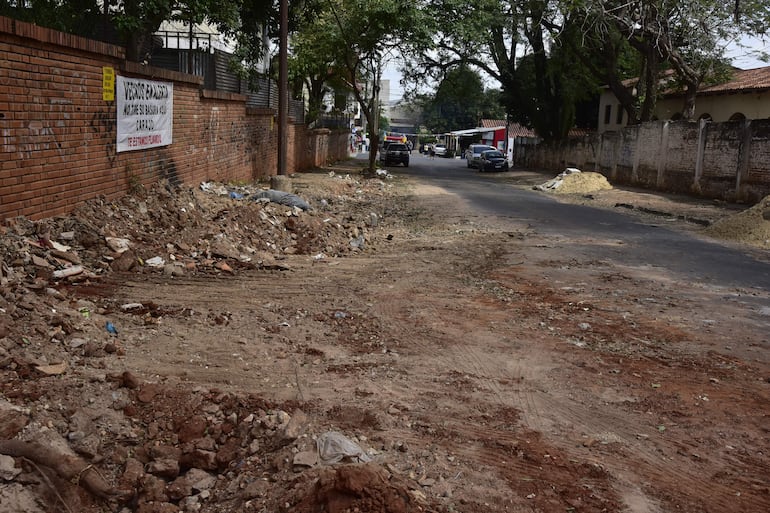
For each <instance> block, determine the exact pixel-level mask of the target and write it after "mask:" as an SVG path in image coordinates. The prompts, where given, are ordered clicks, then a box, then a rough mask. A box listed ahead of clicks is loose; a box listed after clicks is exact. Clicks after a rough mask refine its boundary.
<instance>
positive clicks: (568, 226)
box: [358, 151, 770, 307]
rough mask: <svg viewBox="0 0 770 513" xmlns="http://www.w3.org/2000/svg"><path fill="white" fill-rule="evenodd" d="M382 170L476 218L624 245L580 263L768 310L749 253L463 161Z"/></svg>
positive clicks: (766, 266)
mask: <svg viewBox="0 0 770 513" xmlns="http://www.w3.org/2000/svg"><path fill="white" fill-rule="evenodd" d="M358 158H361V159H366V158H368V155H367V154H361V155H359V157H358ZM387 169H388V170H389V171H390V172H392V173H393V174H404V175H409V176H414V177H419V178H421V179H423V180H425V182H426V183H429V184H431V185H435V186H439V187H442V188H444V189H446V190H447V191H450V192H452V193H454V194H457V195H458V196H460V197H462V198H463V199H464V200H466V201H468V202H469V203H470V204H471V205H473V206H474V208H476V209H478V212H479V214H482V215H483V214H486V215H488V214H492V215H495V216H499V217H501V218H510V219H512V220H513V219H515V220H517V221H518V222H525V223H527V224H529V225H531V226H533V227H536V228H537V230H538V231H539V232H540V233H543V234H560V235H563V236H565V237H569V238H570V239H581V238H584V239H588V240H590V239H600V238H606V239H614V240H622V241H623V242H624V244H622V245H616V244H613V245H586V246H584V247H581V248H579V251H580V252H581V253H582V254H583V255H585V256H589V257H593V258H596V259H607V260H612V261H617V262H622V263H623V264H627V265H648V266H653V267H658V268H662V269H666V270H668V271H669V272H671V273H673V274H674V275H677V276H678V277H679V278H681V279H683V280H686V281H688V282H700V283H703V284H708V285H712V286H717V287H726V288H731V287H750V288H756V289H759V290H758V291H757V292H759V293H760V296H764V298H761V299H760V298H757V299H758V300H759V301H761V302H763V303H764V302H767V303H768V305H767V306H768V307H770V299H769V297H770V296H768V295H767V294H770V258H767V259H765V260H766V261H761V260H758V259H757V258H754V257H753V256H752V255H751V254H749V253H750V252H748V251H747V252H742V251H740V249H736V248H731V247H728V246H726V245H723V244H720V243H719V242H717V241H714V242H711V241H708V240H703V239H698V238H695V237H693V236H692V235H689V234H687V233H680V232H676V231H672V230H669V229H666V228H662V227H660V226H655V225H650V224H644V223H643V222H641V221H640V220H639V219H638V218H635V217H633V216H631V215H628V214H624V213H622V212H614V211H610V210H606V209H599V208H593V207H589V206H583V205H572V204H567V203H559V202H557V201H555V200H554V199H553V198H551V197H549V196H548V194H547V193H543V192H539V191H535V190H532V189H522V188H521V187H515V186H513V185H512V184H507V183H502V182H500V181H498V180H490V177H489V176H486V175H480V174H479V173H478V172H477V171H476V170H475V169H468V168H467V166H466V162H465V160H462V159H445V158H438V157H437V158H435V159H430V158H428V157H425V156H423V155H420V154H419V153H417V152H416V151H415V152H413V153H412V156H411V160H410V166H409V167H408V168H404V167H401V166H398V167H388V168H387ZM754 255H756V251H754Z"/></svg>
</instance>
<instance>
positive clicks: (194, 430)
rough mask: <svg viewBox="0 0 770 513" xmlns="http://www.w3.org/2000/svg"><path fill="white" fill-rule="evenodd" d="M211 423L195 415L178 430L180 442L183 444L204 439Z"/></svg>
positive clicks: (186, 420)
mask: <svg viewBox="0 0 770 513" xmlns="http://www.w3.org/2000/svg"><path fill="white" fill-rule="evenodd" d="M208 426H209V423H208V422H207V421H206V419H205V418H203V417H202V416H200V415H193V416H192V417H190V418H189V419H185V422H184V423H182V425H181V426H179V427H178V428H177V435H178V436H179V441H180V442H182V443H187V442H191V441H193V440H195V439H197V438H202V437H203V434H204V433H205V432H206V429H207V428H208Z"/></svg>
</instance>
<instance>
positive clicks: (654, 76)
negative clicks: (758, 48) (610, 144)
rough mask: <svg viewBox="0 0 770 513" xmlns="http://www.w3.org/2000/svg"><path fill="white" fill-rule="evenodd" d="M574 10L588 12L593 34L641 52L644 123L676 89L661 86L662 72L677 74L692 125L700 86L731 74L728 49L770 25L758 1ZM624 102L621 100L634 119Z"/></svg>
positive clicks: (596, 2) (652, 2)
mask: <svg viewBox="0 0 770 513" xmlns="http://www.w3.org/2000/svg"><path fill="white" fill-rule="evenodd" d="M574 5H577V6H578V8H579V9H583V10H584V11H583V12H585V13H586V19H587V20H589V21H590V25H591V26H592V27H593V29H594V30H598V31H599V33H601V34H611V33H613V32H618V33H620V34H621V35H622V36H623V37H624V38H625V40H626V41H628V44H629V45H631V47H633V48H634V49H635V50H636V51H637V52H638V54H639V57H640V60H639V69H638V75H637V76H638V77H639V87H638V90H639V91H641V94H640V96H641V109H640V113H639V119H640V120H642V121H645V120H647V119H650V117H651V116H652V112H653V109H654V105H655V100H656V98H657V96H658V93H659V91H660V88H661V87H669V86H671V85H673V84H672V82H669V83H665V82H663V81H662V80H661V75H660V74H661V72H662V71H663V70H664V69H666V68H668V67H670V68H671V69H673V71H674V72H675V74H676V78H677V80H676V83H675V84H676V85H679V86H680V87H682V88H683V89H684V91H685V99H684V104H683V106H682V117H683V118H684V119H692V117H693V115H694V112H695V98H696V95H697V91H698V89H699V88H700V86H701V84H703V83H704V82H711V81H716V80H720V79H723V78H724V77H725V76H726V75H727V74H728V71H729V67H728V63H727V61H726V59H725V58H724V49H725V46H726V45H727V43H729V42H731V41H733V40H736V39H737V38H738V37H739V36H740V35H741V34H763V33H764V32H765V31H766V30H767V28H768V25H770V4H768V3H767V2H763V1H759V0H746V1H740V0H736V2H734V3H726V2H720V1H718V0H685V1H682V0H631V1H626V0H624V1H622V2H621V1H613V2H606V1H603V0H588V1H587V2H586V3H585V4H581V3H577V4H574ZM613 92H615V89H613ZM617 93H620V91H617V92H616V95H617ZM624 96H625V98H624V97H623V96H618V98H619V99H620V100H621V102H622V103H623V104H624V106H625V107H626V111H627V112H629V113H630V111H631V110H632V109H631V107H630V105H629V99H628V94H625V95H624Z"/></svg>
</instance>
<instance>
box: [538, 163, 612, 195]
mask: <svg viewBox="0 0 770 513" xmlns="http://www.w3.org/2000/svg"><path fill="white" fill-rule="evenodd" d="M535 189H538V190H540V191H546V192H555V193H559V194H583V193H587V192H594V191H603V190H608V189H612V185H610V182H608V181H607V179H606V178H605V177H604V175H602V174H600V173H593V172H590V171H588V172H583V171H579V170H576V169H572V168H568V169H567V170H566V171H565V172H563V173H560V174H559V175H558V176H556V178H553V179H551V180H548V181H547V182H545V183H544V184H542V185H536V186H535Z"/></svg>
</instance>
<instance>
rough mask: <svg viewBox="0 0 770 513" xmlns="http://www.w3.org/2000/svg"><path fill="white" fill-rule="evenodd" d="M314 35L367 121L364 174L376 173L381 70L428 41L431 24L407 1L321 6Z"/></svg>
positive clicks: (338, 0)
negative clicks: (318, 29) (366, 162)
mask: <svg viewBox="0 0 770 513" xmlns="http://www.w3.org/2000/svg"><path fill="white" fill-rule="evenodd" d="M318 16H319V21H318V23H321V24H323V27H324V28H325V30H324V31H323V32H316V33H315V34H314V37H316V38H318V40H319V41H318V43H317V45H318V47H320V48H324V49H328V52H329V56H330V57H332V60H333V62H334V67H335V68H336V70H337V73H338V76H339V77H340V78H341V79H342V80H343V81H344V83H345V84H346V85H347V87H348V88H349V90H350V91H351V92H352V93H353V95H354V97H355V98H356V101H357V102H358V103H359V105H360V106H361V110H362V112H363V114H364V116H365V117H366V120H367V132H368V133H369V138H370V151H369V166H368V172H369V173H371V174H373V173H374V171H375V157H376V154H377V149H378V145H379V134H380V130H379V118H380V115H379V113H380V108H379V107H380V95H379V92H380V80H381V79H382V72H383V69H384V67H385V65H386V64H387V63H388V62H389V61H394V60H396V59H398V58H399V57H402V56H403V54H404V53H406V52H408V51H409V50H410V49H411V48H415V47H419V46H421V45H425V44H426V43H427V42H428V41H429V37H428V36H429V33H430V32H429V30H430V27H431V25H432V20H430V19H429V18H427V17H425V15H424V12H423V11H422V10H421V9H418V8H417V6H416V5H415V4H414V3H413V2H410V1H408V0H379V1H377V2H371V1H368V0H326V3H325V4H324V11H323V12H321V13H319V14H318Z"/></svg>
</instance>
